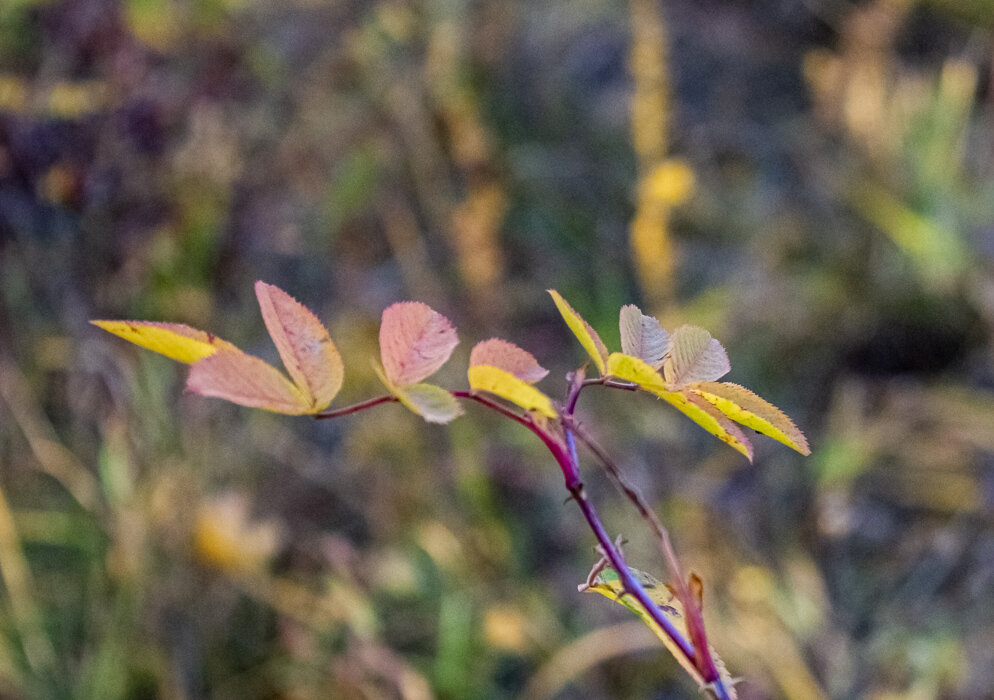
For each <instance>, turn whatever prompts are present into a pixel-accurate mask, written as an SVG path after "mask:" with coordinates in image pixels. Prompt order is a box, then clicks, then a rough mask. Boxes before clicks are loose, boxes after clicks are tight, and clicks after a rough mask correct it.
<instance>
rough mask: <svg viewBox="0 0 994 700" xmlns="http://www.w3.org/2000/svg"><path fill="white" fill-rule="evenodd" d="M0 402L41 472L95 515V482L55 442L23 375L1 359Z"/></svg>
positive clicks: (96, 493) (62, 446)
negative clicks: (21, 435)
mask: <svg viewBox="0 0 994 700" xmlns="http://www.w3.org/2000/svg"><path fill="white" fill-rule="evenodd" d="M0 399H3V401H4V403H6V404H7V406H8V408H9V409H10V414H11V415H12V416H13V417H14V421H15V422H16V423H17V426H18V427H19V428H20V429H21V432H22V433H23V435H24V438H25V439H26V440H27V441H28V447H29V448H30V449H31V453H32V454H33V455H34V457H35V459H36V460H37V461H38V464H39V466H40V467H41V470H42V471H43V472H45V473H46V474H48V475H49V476H51V477H52V478H53V479H55V480H56V481H58V482H59V483H60V484H62V486H63V487H64V488H65V489H66V491H68V492H69V493H70V494H71V495H72V497H73V498H75V499H76V501H77V502H78V503H79V504H80V505H81V506H82V507H83V508H85V509H86V510H87V511H89V512H91V513H94V512H97V510H98V509H99V506H100V497H99V488H98V486H97V482H96V480H94V478H93V476H92V475H91V474H90V472H88V471H87V470H86V468H85V467H84V466H83V465H82V464H81V463H80V462H79V460H78V459H76V456H75V455H74V454H73V453H72V452H70V451H69V450H68V449H66V447H65V446H64V445H63V444H62V443H61V442H60V441H59V438H58V436H57V435H56V434H55V429H54V428H53V427H52V425H51V423H49V422H48V419H47V418H46V417H45V415H44V414H43V413H42V411H41V409H40V408H39V407H38V405H37V404H36V403H35V402H34V400H33V398H32V395H31V392H30V390H29V389H28V386H27V382H26V381H25V380H24V376H23V375H22V374H21V373H20V371H19V370H18V369H17V367H15V366H14V365H12V364H11V363H9V362H7V361H6V360H3V359H0Z"/></svg>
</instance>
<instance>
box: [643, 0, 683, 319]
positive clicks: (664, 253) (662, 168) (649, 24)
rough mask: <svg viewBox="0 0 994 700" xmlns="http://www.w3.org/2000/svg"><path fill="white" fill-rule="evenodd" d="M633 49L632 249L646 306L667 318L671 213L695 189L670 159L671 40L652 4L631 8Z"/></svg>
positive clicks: (671, 287) (648, 0)
mask: <svg viewBox="0 0 994 700" xmlns="http://www.w3.org/2000/svg"><path fill="white" fill-rule="evenodd" d="M629 15H630V20H631V32H632V45H631V51H630V54H629V71H630V72H631V76H632V83H633V86H632V103H631V135H632V147H633V148H634V150H635V157H636V161H637V178H638V195H637V207H636V211H635V216H634V217H633V219H632V222H631V227H630V233H629V245H630V247H631V253H632V260H633V263H634V265H635V273H636V275H637V277H638V280H639V285H640V286H641V288H642V293H643V294H644V295H645V300H646V302H647V304H648V306H649V307H650V308H651V309H653V312H654V313H656V314H663V313H664V312H665V311H666V309H667V308H668V307H670V306H671V305H672V304H673V301H674V292H675V276H676V253H675V249H674V246H673V240H672V238H671V236H670V212H671V210H672V208H673V206H674V205H676V204H679V203H680V202H682V201H684V200H685V199H686V198H687V197H688V196H689V194H690V191H691V190H692V188H693V173H692V172H691V171H690V169H689V168H688V167H687V166H686V165H685V164H684V163H682V162H679V161H674V160H671V159H667V152H668V151H669V132H670V118H671V101H670V75H669V56H668V48H669V38H668V36H667V33H666V24H665V22H664V20H663V17H662V14H661V12H660V10H659V8H658V6H657V4H656V2H654V0H631V2H630V4H629Z"/></svg>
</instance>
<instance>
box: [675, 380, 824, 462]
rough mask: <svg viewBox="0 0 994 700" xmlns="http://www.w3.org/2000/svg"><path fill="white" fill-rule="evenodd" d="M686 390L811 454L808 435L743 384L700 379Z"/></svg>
mask: <svg viewBox="0 0 994 700" xmlns="http://www.w3.org/2000/svg"><path fill="white" fill-rule="evenodd" d="M688 390H689V391H691V392H693V393H694V394H697V395H698V396H700V397H701V398H703V399H705V400H706V401H708V402H709V403H711V404H712V405H713V406H714V407H715V408H717V409H718V410H719V411H721V412H722V413H724V414H725V415H726V416H728V417H729V418H731V419H732V420H734V421H736V422H738V423H741V424H742V425H744V426H746V427H749V428H752V429H753V430H755V431H756V432H759V433H762V434H763V435H767V436H769V437H771V438H773V439H774V440H779V441H780V442H782V443H783V444H785V445H787V446H788V447H791V448H793V449H795V450H797V451H798V452H800V453H801V454H803V455H809V454H811V449H810V448H809V447H808V441H807V438H805V437H804V433H802V432H801V431H800V429H799V428H798V427H797V426H796V425H794V422H793V421H792V420H791V419H790V418H788V417H787V415H786V414H785V413H784V412H783V411H781V410H780V409H779V408H777V407H776V406H774V405H773V404H771V403H769V402H768V401H766V400H765V399H763V398H761V397H759V396H757V395H756V394H754V393H753V392H751V391H749V390H748V389H746V388H745V387H743V386H739V385H738V384H732V383H729V382H699V383H697V384H692V385H690V386H689V387H688Z"/></svg>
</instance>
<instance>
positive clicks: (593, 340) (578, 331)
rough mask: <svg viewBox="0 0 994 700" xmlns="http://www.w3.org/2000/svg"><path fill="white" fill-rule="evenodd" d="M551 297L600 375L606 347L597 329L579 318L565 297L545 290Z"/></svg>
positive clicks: (605, 361)
mask: <svg viewBox="0 0 994 700" xmlns="http://www.w3.org/2000/svg"><path fill="white" fill-rule="evenodd" d="M546 291H547V292H548V293H549V295H550V296H551V297H552V300H553V301H554V302H556V308H558V309H559V313H560V314H562V316H563V320H564V321H566V325H567V326H569V329H570V330H571V331H573V335H575V336H576V339H577V340H579V341H580V345H582V346H583V349H584V350H586V351H587V354H588V355H590V359H592V360H593V361H594V364H595V365H596V366H597V371H598V372H600V373H601V374H602V375H603V374H604V372H605V369H606V368H605V365H606V363H607V357H608V354H607V347H605V345H604V341H602V340H601V338H600V336H599V335H597V331H595V330H594V329H593V328H591V327H590V324H589V323H587V322H586V321H584V320H583V318H581V316H580V314H578V313H577V312H576V311H574V310H573V307H572V306H570V305H569V304H568V303H567V302H566V300H565V299H563V298H562V296H560V294H559V292H557V291H556V290H555V289H547V290H546Z"/></svg>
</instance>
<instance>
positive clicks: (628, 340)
mask: <svg viewBox="0 0 994 700" xmlns="http://www.w3.org/2000/svg"><path fill="white" fill-rule="evenodd" d="M618 326H619V328H620V330H621V351H622V352H623V353H625V354H626V355H631V356H633V357H637V358H639V359H640V360H643V361H644V362H645V363H646V364H648V365H651V366H652V367H653V368H656V369H658V368H659V367H661V366H662V364H663V357H664V356H665V355H666V353H667V352H669V349H670V337H669V334H668V333H667V332H666V331H665V330H663V327H662V326H660V325H659V321H657V320H656V319H655V318H653V317H652V316H646V315H645V314H643V313H642V311H641V310H639V308H638V307H637V306H635V305H633V304H628V305H627V306H622V307H621V314H620V318H619V320H618Z"/></svg>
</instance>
